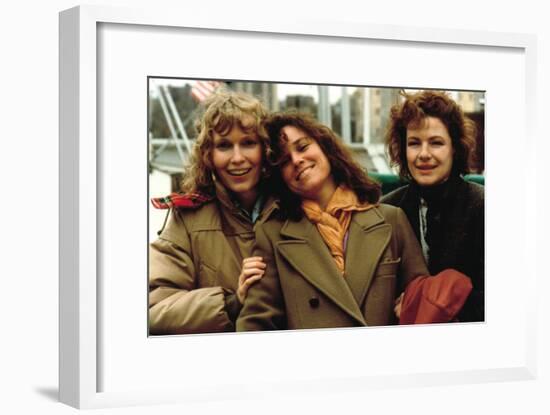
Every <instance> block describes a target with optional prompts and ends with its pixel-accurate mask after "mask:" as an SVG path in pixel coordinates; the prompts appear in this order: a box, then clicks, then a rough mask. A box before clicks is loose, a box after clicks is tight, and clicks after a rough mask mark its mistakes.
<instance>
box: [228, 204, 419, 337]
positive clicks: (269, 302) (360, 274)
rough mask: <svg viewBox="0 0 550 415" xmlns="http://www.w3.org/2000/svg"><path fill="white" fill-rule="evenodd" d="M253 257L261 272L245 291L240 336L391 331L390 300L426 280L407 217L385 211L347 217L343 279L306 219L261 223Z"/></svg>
mask: <svg viewBox="0 0 550 415" xmlns="http://www.w3.org/2000/svg"><path fill="white" fill-rule="evenodd" d="M254 254H255V255H256V254H257V255H259V256H262V257H263V258H264V261H265V262H266V264H267V268H266V273H265V274H264V276H263V277H262V279H260V280H259V281H258V282H256V283H254V284H253V285H252V286H251V287H250V289H249V290H248V294H247V297H246V300H245V303H244V305H243V308H242V310H241V313H240V315H239V318H238V320H237V330H239V331H248V330H275V329H284V328H288V329H307V328H331V327H353V326H379V325H389V324H396V323H397V321H396V318H395V315H394V311H393V307H394V300H395V298H396V297H397V296H398V295H399V294H400V293H401V292H402V291H403V290H404V288H405V286H406V285H407V284H408V283H409V282H410V281H411V280H412V279H414V278H415V277H417V276H419V275H428V270H427V268H426V264H425V262H424V258H423V256H422V251H421V249H420V246H419V244H418V241H417V239H416V237H415V235H414V232H413V230H412V229H411V226H410V224H409V222H408V220H407V218H406V216H405V214H404V213H403V211H402V210H401V209H399V208H395V207H393V206H388V205H380V206H378V207H376V208H373V209H370V210H367V211H364V212H355V213H354V214H353V216H352V220H351V223H350V228H349V234H348V240H347V246H346V254H345V274H344V277H342V274H341V273H340V272H339V271H338V269H337V268H336V265H335V263H334V260H333V258H332V256H331V254H330V252H329V250H328V248H327V246H326V245H325V243H324V241H323V239H322V237H321V235H320V234H319V232H318V231H317V228H316V227H315V225H313V224H312V223H311V222H310V221H309V220H308V219H307V218H306V217H304V218H302V219H301V220H300V221H298V222H296V221H291V220H286V221H282V220H278V219H277V218H275V217H273V215H271V217H270V218H266V220H265V222H263V223H261V224H260V225H259V226H257V228H256V252H255V253H254Z"/></svg>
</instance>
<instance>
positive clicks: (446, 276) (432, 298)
mask: <svg viewBox="0 0 550 415" xmlns="http://www.w3.org/2000/svg"><path fill="white" fill-rule="evenodd" d="M471 291H472V282H471V281H470V278H468V277H467V276H466V275H464V274H462V273H460V272H458V271H456V270H454V269H446V270H443V271H441V272H440V273H439V274H437V275H436V276H433V277H426V276H422V277H418V278H415V279H414V280H413V281H411V283H409V285H408V286H407V288H406V289H405V295H404V296H403V301H402V303H401V315H400V318H399V324H428V323H447V322H449V321H452V320H453V319H454V318H455V316H456V315H457V314H458V312H459V311H460V309H461V308H462V306H463V305H464V302H465V301H466V299H467V298H468V295H470V292H471Z"/></svg>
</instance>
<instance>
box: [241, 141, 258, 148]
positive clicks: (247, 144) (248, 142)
mask: <svg viewBox="0 0 550 415" xmlns="http://www.w3.org/2000/svg"><path fill="white" fill-rule="evenodd" d="M257 144H258V142H257V141H256V140H246V141H244V142H243V146H244V147H254V146H255V145H257Z"/></svg>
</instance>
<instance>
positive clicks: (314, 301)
mask: <svg viewBox="0 0 550 415" xmlns="http://www.w3.org/2000/svg"><path fill="white" fill-rule="evenodd" d="M309 306H310V307H311V308H317V307H319V299H318V298H317V297H313V298H310V299H309Z"/></svg>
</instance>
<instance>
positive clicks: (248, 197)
mask: <svg viewBox="0 0 550 415" xmlns="http://www.w3.org/2000/svg"><path fill="white" fill-rule="evenodd" d="M258 195H259V192H258V189H254V190H249V191H248V192H242V193H235V194H234V197H235V198H236V199H237V200H238V201H239V204H240V205H241V206H242V207H243V208H244V209H246V211H247V212H249V213H250V212H252V209H253V208H254V205H255V204H256V200H258Z"/></svg>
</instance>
